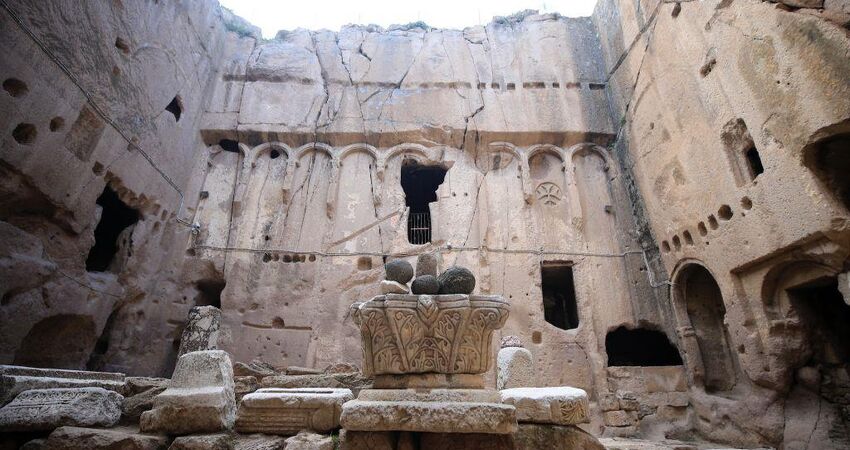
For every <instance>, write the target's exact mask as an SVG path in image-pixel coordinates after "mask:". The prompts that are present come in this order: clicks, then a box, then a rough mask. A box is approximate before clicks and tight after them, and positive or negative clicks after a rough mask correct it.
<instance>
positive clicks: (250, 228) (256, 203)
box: [236, 142, 291, 248]
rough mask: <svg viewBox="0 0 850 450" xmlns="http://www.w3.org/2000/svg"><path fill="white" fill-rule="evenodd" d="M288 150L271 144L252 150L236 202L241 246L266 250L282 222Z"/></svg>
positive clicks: (280, 145) (239, 244) (279, 145)
mask: <svg viewBox="0 0 850 450" xmlns="http://www.w3.org/2000/svg"><path fill="white" fill-rule="evenodd" d="M290 154H291V150H290V149H289V147H287V146H286V145H284V144H281V143H277V142H271V143H266V144H261V145H259V146H257V147H255V148H254V149H253V150H252V151H251V153H250V156H249V158H250V164H247V163H246V171H247V173H246V175H245V177H246V179H245V181H244V183H245V187H244V192H242V195H241V198H238V199H236V200H237V201H238V202H239V203H238V205H239V210H238V217H236V219H237V220H236V223H237V229H238V243H237V245H238V246H240V247H248V248H262V247H268V246H269V245H270V243H271V242H272V241H273V240H274V239H273V237H274V233H275V231H276V230H277V229H279V228H280V226H279V225H280V223H282V221H283V214H284V213H283V211H284V209H283V206H284V203H285V201H286V198H285V196H284V190H285V186H286V184H287V181H288V180H287V179H286V177H287V164H288V162H289V155H290Z"/></svg>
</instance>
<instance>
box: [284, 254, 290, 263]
mask: <svg viewBox="0 0 850 450" xmlns="http://www.w3.org/2000/svg"><path fill="white" fill-rule="evenodd" d="M283 262H285V263H291V262H292V255H290V254H286V255H283Z"/></svg>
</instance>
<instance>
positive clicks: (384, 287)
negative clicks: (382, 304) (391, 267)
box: [381, 280, 409, 294]
mask: <svg viewBox="0 0 850 450" xmlns="http://www.w3.org/2000/svg"><path fill="white" fill-rule="evenodd" d="M408 292H409V290H408V289H407V285H404V284H401V283H399V282H398V281H390V280H383V281H381V293H382V294H407V293H408Z"/></svg>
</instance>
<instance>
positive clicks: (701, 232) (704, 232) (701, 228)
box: [697, 222, 708, 236]
mask: <svg viewBox="0 0 850 450" xmlns="http://www.w3.org/2000/svg"><path fill="white" fill-rule="evenodd" d="M697 231H698V232H699V235H700V236H705V235H707V234H708V229H707V228H706V227H705V222H700V223H698V224H697Z"/></svg>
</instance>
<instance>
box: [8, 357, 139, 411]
mask: <svg viewBox="0 0 850 450" xmlns="http://www.w3.org/2000/svg"><path fill="white" fill-rule="evenodd" d="M82 387H100V388H104V389H106V390H110V391H115V392H118V393H119V394H123V393H124V392H123V391H124V374H123V373H112V372H88V371H85V370H62V369H41V368H37V367H24V366H5V365H0V405H5V404H6V403H8V402H10V401H12V399H13V398H15V396H16V395H18V394H20V393H21V392H24V391H27V390H30V389H54V388H82Z"/></svg>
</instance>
